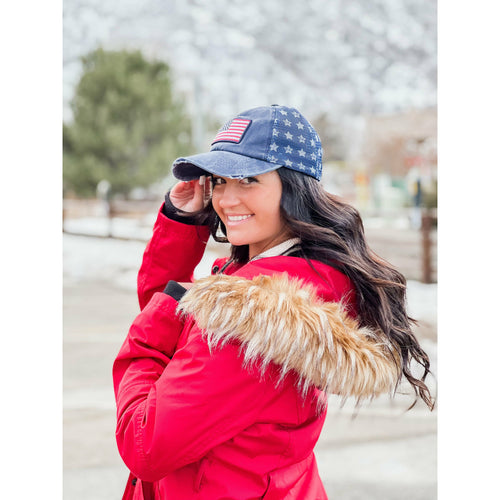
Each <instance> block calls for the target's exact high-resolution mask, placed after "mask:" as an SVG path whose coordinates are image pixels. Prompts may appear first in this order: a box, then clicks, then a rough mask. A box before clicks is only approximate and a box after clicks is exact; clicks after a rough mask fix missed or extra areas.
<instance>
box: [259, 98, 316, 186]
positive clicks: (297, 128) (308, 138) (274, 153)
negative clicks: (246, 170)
mask: <svg viewBox="0 0 500 500" xmlns="http://www.w3.org/2000/svg"><path fill="white" fill-rule="evenodd" d="M268 144H269V145H268V149H267V151H268V153H267V161H269V162H270V163H275V164H278V165H283V166H285V167H287V168H291V169H292V170H298V171H300V172H303V173H305V174H307V175H312V176H313V177H315V178H316V179H319V178H320V177H321V170H322V167H321V159H322V155H323V152H322V149H321V140H320V138H319V136H318V134H317V133H316V131H315V130H314V128H313V127H312V126H311V124H310V123H309V122H308V121H307V120H306V118H305V117H304V116H303V115H302V114H301V113H299V112H298V111H297V110H296V109H294V108H283V107H278V109H277V110H276V114H275V116H274V123H273V126H272V137H271V138H270V141H269V143H268Z"/></svg>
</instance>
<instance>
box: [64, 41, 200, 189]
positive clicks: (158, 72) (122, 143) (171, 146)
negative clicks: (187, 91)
mask: <svg viewBox="0 0 500 500" xmlns="http://www.w3.org/2000/svg"><path fill="white" fill-rule="evenodd" d="M82 61H83V66H84V71H83V75H82V78H81V80H80V82H79V84H78V86H77V89H76V92H75V96H74V98H73V100H72V102H71V108H72V110H73V122H72V123H70V124H63V161H64V169H63V179H64V187H65V189H66V190H70V191H73V192H74V193H75V194H77V195H80V196H92V195H95V190H96V185H97V183H98V182H99V181H100V180H102V179H107V180H108V181H109V182H110V183H111V186H112V192H113V193H122V194H125V195H127V194H128V193H129V191H130V190H131V189H132V188H134V187H146V186H148V185H150V184H151V183H153V182H155V181H158V180H159V179H161V178H163V177H165V176H166V175H167V174H168V172H169V170H170V166H171V164H172V161H173V160H174V159H175V158H176V157H178V156H180V155H183V154H187V153H190V152H191V151H192V148H191V139H190V137H191V134H190V124H189V119H188V117H187V115H186V112H185V109H184V105H183V103H182V102H181V101H180V100H179V99H176V98H175V96H174V95H173V92H172V84H171V77H170V70H169V67H168V65H167V64H166V63H164V62H161V61H148V60H146V59H145V58H144V57H143V55H142V54H141V52H139V51H135V52H127V51H119V52H111V51H105V50H102V49H98V50H96V51H94V52H92V53H90V54H88V55H87V56H85V57H83V58H82Z"/></svg>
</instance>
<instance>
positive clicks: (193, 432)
mask: <svg viewBox="0 0 500 500" xmlns="http://www.w3.org/2000/svg"><path fill="white" fill-rule="evenodd" d="M176 306H177V302H176V300H175V299H174V298H173V297H171V296H168V295H166V294H155V295H154V296H153V298H152V299H151V301H150V302H149V304H148V305H147V306H146V307H145V308H144V310H143V311H142V312H141V313H140V314H139V316H138V317H137V318H136V320H135V321H134V323H133V325H132V327H131V329H130V332H129V335H128V337H127V339H126V341H125V343H124V344H123V346H122V348H121V350H120V352H119V354H118V357H117V359H116V361H115V363H114V367H113V379H114V387H115V394H116V401H117V429H116V438H117V443H118V449H119V451H120V454H121V456H122V458H123V460H124V462H125V464H126V465H127V466H128V468H129V469H130V470H131V471H132V472H133V473H134V474H135V475H137V477H139V478H141V479H142V480H145V481H156V480H159V479H161V478H162V477H164V476H165V475H166V474H168V473H169V472H171V471H173V470H175V469H177V468H180V467H183V466H184V465H186V464H188V463H192V462H195V461H197V460H199V459H200V458H201V457H203V456H205V455H206V453H207V452H208V451H209V450H210V449H212V448H213V447H215V446H217V445H218V444H220V443H223V442H225V441H227V440H229V439H231V438H232V437H234V436H235V435H236V434H238V433H239V432H241V431H242V430H244V429H245V428H247V427H249V426H250V425H252V423H254V422H255V421H256V420H257V419H258V415H259V413H261V411H262V408H263V406H264V405H269V403H270V401H274V400H275V399H276V396H277V393H278V392H279V391H276V390H275V389H274V384H273V383H272V381H271V382H270V381H269V379H267V381H266V382H264V379H263V378H262V374H261V373H260V372H259V371H257V370H252V369H248V368H244V367H243V364H242V358H241V356H240V346H238V345H236V344H227V345H225V346H224V348H222V349H214V350H213V351H212V352H210V350H209V348H208V345H207V342H206V340H205V339H204V338H203V337H202V333H201V331H200V330H199V329H198V328H197V326H196V325H195V323H194V322H193V320H192V319H189V318H188V319H186V323H185V325H184V318H182V319H181V318H179V317H178V316H177V315H176V313H175V309H176ZM174 352H175V355H174ZM271 370H272V368H271ZM271 377H272V378H271V380H272V379H273V376H271ZM275 380H277V375H276V379H275ZM296 411H297V410H296V402H295V399H294V398H293V397H290V412H289V415H290V418H291V419H293V418H294V417H295V418H296V417H297V416H296Z"/></svg>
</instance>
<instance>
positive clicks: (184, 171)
mask: <svg viewBox="0 0 500 500" xmlns="http://www.w3.org/2000/svg"><path fill="white" fill-rule="evenodd" d="M281 166H282V165H278V164H276V163H269V162H267V161H263V160H257V159H255V158H250V157H248V156H243V155H239V154H236V153H231V152H229V151H210V152H208V153H201V154H198V155H193V156H188V157H186V158H177V160H175V161H174V163H173V167H172V172H173V174H174V176H175V177H176V178H177V179H179V180H181V181H191V180H193V179H198V178H199V177H200V176H201V175H206V174H207V172H208V173H210V174H215V175H220V176H221V177H229V178H232V179H241V178H243V177H253V176H256V175H260V174H265V173H267V172H272V171H273V170H277V169H278V168H280V167H281Z"/></svg>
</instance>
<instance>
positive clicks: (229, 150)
mask: <svg viewBox="0 0 500 500" xmlns="http://www.w3.org/2000/svg"><path fill="white" fill-rule="evenodd" d="M322 157H323V149H322V147H321V140H320V138H319V135H318V134H317V132H316V130H314V128H313V127H312V125H311V124H310V123H309V122H308V121H307V120H306V118H305V117H304V116H303V115H302V114H301V113H300V112H299V111H297V110H296V109H295V108H288V107H286V106H278V105H272V106H261V107H259V108H253V109H249V110H248V111H244V112H243V113H240V114H239V115H238V116H237V117H235V118H233V119H232V120H229V121H228V122H227V123H226V124H225V125H224V126H223V127H222V128H221V129H220V130H219V132H218V133H217V135H216V136H215V138H214V140H213V142H212V145H211V148H210V151H209V152H208V153H201V154H197V155H193V156H188V157H186V158H177V160H175V161H174V163H173V169H172V170H173V174H174V176H175V177H176V178H177V179H180V180H182V181H189V180H193V179H197V178H198V177H200V176H201V175H206V174H207V172H208V173H210V174H215V175H220V176H221V177H228V178H233V179H238V178H243V177H253V176H256V175H260V174H265V173H266V172H271V171H273V170H276V169H278V168H280V167H286V168H289V169H291V170H296V171H297V172H301V173H303V174H306V175H309V176H311V177H314V178H315V179H317V180H320V179H321V172H322V168H323V167H322Z"/></svg>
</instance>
